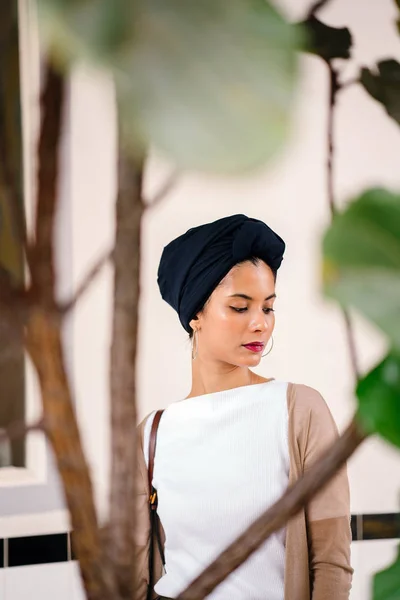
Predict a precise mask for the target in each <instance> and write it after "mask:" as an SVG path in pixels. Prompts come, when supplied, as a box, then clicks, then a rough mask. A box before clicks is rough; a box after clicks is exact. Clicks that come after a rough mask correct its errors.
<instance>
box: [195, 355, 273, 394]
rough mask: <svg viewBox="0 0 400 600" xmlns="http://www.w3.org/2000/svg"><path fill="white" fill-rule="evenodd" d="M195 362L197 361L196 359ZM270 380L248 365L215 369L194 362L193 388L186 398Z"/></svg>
mask: <svg viewBox="0 0 400 600" xmlns="http://www.w3.org/2000/svg"><path fill="white" fill-rule="evenodd" d="M194 362H195V361H194ZM267 381H270V380H269V379H265V377H261V376H260V375H257V374H256V373H253V371H250V369H249V368H248V367H236V366H235V367H233V366H232V367H230V368H229V369H226V370H214V371H213V369H211V368H210V367H209V366H207V369H205V368H204V367H203V368H201V365H200V364H199V363H197V364H196V365H195V364H192V388H191V390H190V393H189V395H188V396H186V398H193V397H195V396H202V395H204V394H213V393H214V392H221V391H224V390H230V389H233V388H237V387H242V386H244V385H254V384H257V383H266V382H267Z"/></svg>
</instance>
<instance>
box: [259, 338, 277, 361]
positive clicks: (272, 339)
mask: <svg viewBox="0 0 400 600" xmlns="http://www.w3.org/2000/svg"><path fill="white" fill-rule="evenodd" d="M271 342H272V344H271V348H270V349H269V350H268V352H266V353H265V354H261V358H263V357H264V356H267V355H268V354H269V353H270V352H272V348H273V347H274V336H273V335H271Z"/></svg>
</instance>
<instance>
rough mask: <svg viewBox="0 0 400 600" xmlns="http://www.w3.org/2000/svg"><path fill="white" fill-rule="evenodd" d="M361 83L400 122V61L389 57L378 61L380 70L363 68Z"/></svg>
mask: <svg viewBox="0 0 400 600" xmlns="http://www.w3.org/2000/svg"><path fill="white" fill-rule="evenodd" d="M361 83H362V84H363V86H364V87H365V89H366V90H367V92H368V93H369V94H371V96H372V97H373V98H375V100H378V102H381V103H382V104H383V106H384V107H385V109H386V112H387V113H388V115H390V116H391V117H392V118H393V119H394V120H395V121H396V122H397V123H399V124H400V63H398V62H397V60H394V59H388V60H382V61H381V62H379V63H378V72H373V71H370V70H369V69H366V68H364V69H362V70H361Z"/></svg>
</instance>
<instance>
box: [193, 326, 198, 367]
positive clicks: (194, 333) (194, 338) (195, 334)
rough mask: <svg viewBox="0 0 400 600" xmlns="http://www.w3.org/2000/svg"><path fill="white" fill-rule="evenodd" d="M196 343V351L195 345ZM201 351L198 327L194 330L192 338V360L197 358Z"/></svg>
mask: <svg viewBox="0 0 400 600" xmlns="http://www.w3.org/2000/svg"><path fill="white" fill-rule="evenodd" d="M195 345H196V352H195V350H194V347H195ZM198 352H199V339H198V337H197V329H195V330H194V331H193V339H192V360H196V358H197V354H198Z"/></svg>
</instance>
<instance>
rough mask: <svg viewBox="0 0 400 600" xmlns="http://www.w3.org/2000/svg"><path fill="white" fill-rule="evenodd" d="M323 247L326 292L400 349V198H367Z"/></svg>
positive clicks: (337, 223)
mask: <svg viewBox="0 0 400 600" xmlns="http://www.w3.org/2000/svg"><path fill="white" fill-rule="evenodd" d="M323 246H324V261H325V267H324V280H325V292H326V293H327V294H328V295H329V296H331V297H332V298H335V299H336V300H338V301H339V302H340V303H341V304H342V305H344V306H348V305H351V306H354V307H356V308H357V309H358V310H360V311H361V312H362V313H363V314H364V315H365V316H367V317H368V318H369V319H371V320H372V321H374V322H375V323H376V324H377V325H378V326H379V327H380V328H381V329H382V330H383V331H384V332H385V333H386V334H387V335H388V337H389V338H390V339H391V341H392V344H393V346H395V347H397V348H400V195H399V194H395V193H391V192H389V191H386V190H383V189H372V190H369V191H367V192H365V193H364V194H363V195H362V196H361V197H359V198H358V199H357V200H355V201H354V202H352V203H351V204H350V205H349V206H348V208H347V210H345V212H343V213H342V214H339V215H337V216H336V217H335V218H334V221H333V223H332V225H331V227H330V229H329V230H328V232H327V233H326V235H325V239H324V244H323Z"/></svg>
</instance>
